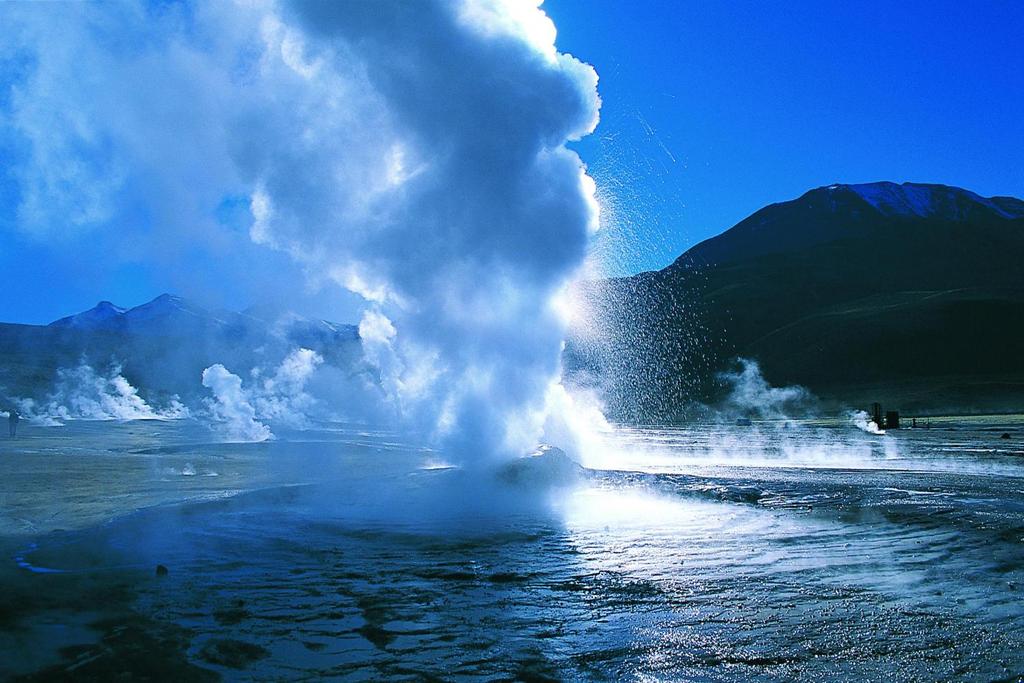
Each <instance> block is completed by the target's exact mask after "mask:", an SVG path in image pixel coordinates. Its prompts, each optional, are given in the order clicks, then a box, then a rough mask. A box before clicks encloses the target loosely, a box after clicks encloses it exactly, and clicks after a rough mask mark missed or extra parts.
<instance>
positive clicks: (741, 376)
mask: <svg viewBox="0 0 1024 683" xmlns="http://www.w3.org/2000/svg"><path fill="white" fill-rule="evenodd" d="M736 362H737V368H736V369H735V370H732V371H729V372H723V373H721V374H720V375H719V377H720V379H721V380H723V381H724V382H725V383H726V385H727V386H728V387H729V395H728V397H727V398H726V407H727V408H728V409H730V410H731V411H733V412H736V413H738V414H739V415H742V416H745V417H756V418H764V419H779V418H785V417H789V416H792V415H793V413H794V412H801V411H803V410H805V409H806V408H807V407H808V405H809V404H810V403H811V402H812V401H813V399H814V397H813V396H812V395H811V393H810V392H809V391H807V389H805V388H804V387H801V386H789V387H773V386H772V385H771V384H769V383H768V380H766V379H765V378H764V375H762V374H761V366H760V365H758V363H757V361H755V360H751V359H749V358H738V359H737V361H736Z"/></svg>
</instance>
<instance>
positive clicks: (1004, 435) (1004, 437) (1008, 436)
mask: <svg viewBox="0 0 1024 683" xmlns="http://www.w3.org/2000/svg"><path fill="white" fill-rule="evenodd" d="M999 438H1000V439H1009V438H1010V433H1009V432H1003V434H1002V436H1000V437H999Z"/></svg>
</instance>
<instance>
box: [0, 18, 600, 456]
mask: <svg viewBox="0 0 1024 683" xmlns="http://www.w3.org/2000/svg"><path fill="white" fill-rule="evenodd" d="M537 5H538V3H530V2H519V1H517V0H457V1H450V0H423V1H419V2H340V3H328V2H305V1H295V2H270V1H265V2H262V1H260V0H256V1H255V2H247V3H237V4H228V3H198V4H196V5H188V6H187V7H186V6H184V5H176V4H161V3H156V4H154V3H143V2H139V3H132V2H127V3H124V4H116V5H110V4H106V3H103V4H89V3H83V4H78V5H70V6H67V7H64V8H62V10H61V11H60V12H53V11H52V8H46V7H39V6H36V5H32V4H25V5H19V4H17V3H12V4H8V5H5V6H3V7H2V8H0V20H2V21H3V24H4V26H5V32H6V34H7V38H6V39H5V40H4V41H3V45H2V46H0V61H2V60H4V59H6V60H7V63H11V64H17V65H21V66H19V67H18V69H17V70H16V71H17V73H16V74H14V78H15V80H16V81H17V87H15V88H13V89H12V97H11V98H10V101H9V102H7V103H6V104H4V105H0V106H2V107H3V124H4V125H3V126H2V127H0V128H2V130H4V131H6V135H8V136H10V137H11V138H12V139H13V140H14V142H12V147H11V148H12V149H15V148H16V149H18V150H19V154H18V155H17V157H16V158H15V159H14V160H13V163H12V164H11V166H10V169H9V172H10V174H11V177H12V178H14V179H15V182H16V183H17V186H18V190H19V191H18V201H17V209H16V211H17V216H16V221H17V223H18V225H19V226H20V227H21V228H22V229H23V230H25V231H26V232H29V233H31V234H35V235H38V236H46V237H47V238H51V237H57V236H61V235H63V234H64V233H65V232H71V233H75V232H78V233H81V232H84V231H93V232H94V233H102V234H106V235H109V236H114V235H116V236H117V241H116V244H117V247H116V249H111V250H110V251H111V252H112V253H114V252H120V251H123V250H124V249H125V247H124V246H123V245H122V240H123V238H124V236H125V235H124V231H125V230H129V229H131V228H134V227H135V226H136V225H137V224H138V221H139V217H142V219H141V220H142V221H143V223H144V225H142V226H141V227H142V229H141V230H138V235H133V236H132V239H131V240H123V242H124V243H131V244H133V245H135V246H134V247H133V248H136V249H138V248H142V249H146V252H145V253H160V254H166V257H165V258H168V259H174V258H175V254H178V255H179V256H178V258H181V259H184V258H186V255H187V257H188V258H189V259H191V258H192V255H193V254H194V252H195V251H196V249H197V248H199V249H206V250H207V251H209V252H211V253H215V254H217V255H218V262H221V261H223V262H225V263H226V262H227V261H228V260H229V259H234V260H238V259H242V260H243V261H244V263H243V266H242V267H239V268H238V273H237V274H238V277H249V278H254V277H256V276H255V275H253V274H254V273H260V272H263V271H267V270H268V265H267V264H270V263H274V262H276V261H273V260H272V259H271V258H270V257H271V256H272V252H271V250H268V249H262V250H260V249H256V248H254V246H253V245H254V244H257V245H264V246H265V247H270V248H271V249H272V250H276V251H279V252H284V253H286V254H288V255H289V256H291V258H292V259H293V260H294V262H296V263H298V264H301V267H302V268H303V269H304V272H305V274H306V279H307V284H309V285H311V286H313V287H322V286H324V285H325V284H326V283H335V284H336V285H340V287H342V288H345V289H347V290H350V291H352V292H356V293H357V294H359V295H360V296H361V297H363V299H364V300H365V302H366V306H365V308H366V313H365V314H364V316H363V325H361V327H364V328H365V330H366V332H367V337H366V339H367V342H366V348H367V357H368V360H370V361H372V362H373V364H374V365H375V366H376V367H377V368H378V369H379V372H380V376H381V377H380V379H381V384H382V386H383V387H384V390H385V392H386V394H387V400H388V402H389V404H390V405H391V407H392V408H393V410H394V411H396V413H397V414H398V415H399V416H400V418H401V420H402V421H403V422H404V423H405V424H406V425H407V426H408V427H409V428H410V429H412V430H415V431H416V432H418V433H421V434H423V435H425V436H427V437H429V438H430V439H431V440H432V441H433V442H434V443H435V444H436V445H438V446H440V447H441V448H442V449H443V450H445V451H446V452H448V453H449V455H450V457H453V458H455V459H460V460H461V461H462V462H464V463H470V462H478V461H480V460H485V459H488V458H496V457H497V458H500V457H508V456H512V455H520V454H524V453H527V452H529V451H530V450H531V449H532V448H533V447H534V445H535V444H536V443H537V441H538V439H540V438H541V436H542V432H543V426H544V424H545V422H546V421H548V417H549V412H550V411H551V410H553V409H558V407H559V406H563V407H564V405H565V401H552V400H550V396H551V391H552V387H554V386H557V384H558V380H559V376H560V370H561V365H560V364H561V342H562V339H563V338H564V336H565V328H566V321H565V319H564V314H563V312H561V311H560V310H559V308H558V306H556V305H555V304H554V303H553V302H554V300H555V298H556V297H557V296H558V295H559V294H560V293H561V292H563V291H564V290H565V288H566V287H567V285H568V283H569V282H570V281H571V280H572V279H573V278H574V277H575V276H576V274H577V272H578V270H579V268H580V267H581V266H582V264H583V261H584V256H585V253H586V249H587V246H588V242H589V239H590V236H591V233H592V232H593V231H594V230H596V226H597V224H598V220H597V218H598V216H597V204H596V202H595V199H594V191H595V186H594V183H593V181H592V180H591V179H590V178H589V177H588V176H587V175H586V173H585V169H584V167H583V164H582V163H581V161H580V159H579V158H578V156H577V155H576V154H575V153H574V152H572V151H570V150H569V149H567V148H566V146H565V143H566V142H567V141H571V140H575V139H578V138H580V137H582V136H584V135H587V134H588V133H590V132H591V131H592V130H593V129H594V127H595V125H596V124H597V120H598V108H599V99H598V96H597V89H596V86H597V74H596V73H595V71H594V70H593V69H592V68H591V67H590V66H588V65H586V64H584V63H582V62H580V61H579V60H577V59H575V58H574V57H572V56H570V55H566V54H562V53H559V52H558V51H557V49H556V47H555V44H554V39H555V27H554V25H553V23H552V22H551V21H550V19H549V18H548V17H547V16H546V15H545V14H544V12H542V11H541V10H540V9H539V7H538V6H537ZM98 36H102V37H98ZM109 36H117V40H113V39H109ZM183 140H187V141H188V144H182V141H183ZM15 143H16V144H15ZM186 179H187V180H186ZM240 199H241V201H242V202H243V204H247V205H248V209H249V214H250V216H249V219H250V220H249V221H248V225H246V226H242V227H243V228H244V229H242V230H239V227H240V226H239V225H236V224H233V223H231V222H230V221H228V222H225V221H224V220H221V219H219V218H218V217H217V216H218V209H219V208H220V207H222V206H224V205H225V202H227V203H228V204H230V205H232V206H234V205H237V204H238V203H239V201H240ZM128 218H130V219H131V220H130V221H129V220H128ZM65 226H67V227H65ZM111 226H114V227H116V228H117V229H116V230H113V231H110V230H109V228H111ZM136 237H137V238H138V240H139V241H135V240H136ZM243 240H244V242H245V243H244V244H243V243H242V241H243ZM138 245H142V246H141V247H140V246H138ZM184 262H185V261H183V263H184ZM188 263H191V261H188ZM224 267H225V268H226V266H224ZM261 269H262V271H261ZM218 274H219V275H220V279H223V277H225V276H226V275H227V274H226V273H224V272H219V273H218ZM214 281H215V282H217V281H218V279H214ZM261 281H264V282H266V283H267V286H268V288H270V287H275V288H282V287H288V286H289V282H288V281H287V279H286V278H281V277H280V275H279V274H278V273H276V272H271V273H269V274H268V275H267V277H265V278H262V279H261ZM232 378H234V379H232ZM236 380H237V381H236ZM270 381H272V382H274V383H278V382H287V381H288V380H286V379H284V378H278V377H274V378H272V379H271V380H270ZM204 384H206V386H207V387H208V388H210V389H211V390H212V391H213V392H214V394H215V396H216V405H217V406H218V408H217V410H219V411H221V412H220V416H221V417H222V418H223V419H224V420H225V422H226V423H227V424H237V425H238V426H239V429H240V431H239V432H238V434H239V435H244V436H247V437H248V438H259V437H261V436H262V435H264V434H265V433H266V431H265V430H266V426H265V425H263V424H262V423H260V421H259V420H258V418H257V417H256V416H257V415H258V414H259V413H260V411H265V412H267V413H275V414H280V413H281V412H282V411H284V412H288V411H290V410H292V407H288V406H285V407H279V406H273V405H267V404H261V403H260V400H258V399H257V398H255V397H251V396H250V397H246V393H245V392H244V391H243V390H242V387H241V384H242V383H241V379H240V378H238V377H237V376H235V375H232V373H230V372H229V371H228V370H227V369H226V368H223V367H220V366H216V365H215V366H213V367H211V368H209V369H208V371H207V373H205V376H204ZM563 422H564V421H563Z"/></svg>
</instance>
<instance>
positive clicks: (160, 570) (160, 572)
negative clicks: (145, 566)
mask: <svg viewBox="0 0 1024 683" xmlns="http://www.w3.org/2000/svg"><path fill="white" fill-rule="evenodd" d="M167 573H168V570H167V567H165V566H163V565H162V564H158V565H157V566H156V575H157V576H167Z"/></svg>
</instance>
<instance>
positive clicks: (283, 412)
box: [253, 349, 324, 427]
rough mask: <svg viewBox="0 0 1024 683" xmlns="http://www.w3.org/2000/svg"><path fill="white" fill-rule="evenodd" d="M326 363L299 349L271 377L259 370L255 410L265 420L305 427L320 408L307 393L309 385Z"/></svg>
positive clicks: (314, 353)
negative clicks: (317, 408)
mask: <svg viewBox="0 0 1024 683" xmlns="http://www.w3.org/2000/svg"><path fill="white" fill-rule="evenodd" d="M323 362H324V359H323V358H322V357H321V356H320V354H318V353H316V352H315V351H311V350H309V349H295V350H294V351H292V352H291V353H289V354H288V356H287V357H286V358H285V359H284V360H283V361H282V362H281V365H280V366H278V367H277V369H276V370H274V372H273V373H272V374H270V375H265V373H263V372H261V371H259V370H255V371H253V379H254V381H255V382H256V384H257V388H256V389H255V390H254V391H253V394H254V395H253V406H254V407H255V409H256V414H257V415H259V416H260V418H261V419H264V420H269V421H271V422H276V423H279V424H284V425H288V426H291V427H305V426H306V425H307V424H308V422H309V419H308V418H309V415H310V414H311V413H312V412H313V411H314V410H315V408H316V403H317V402H316V399H314V398H313V397H312V396H311V395H310V394H309V393H308V392H307V391H306V383H307V382H309V380H310V378H311V377H312V376H313V372H314V371H316V369H317V368H318V367H319V366H320V365H321V364H322V363H323Z"/></svg>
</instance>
